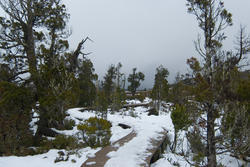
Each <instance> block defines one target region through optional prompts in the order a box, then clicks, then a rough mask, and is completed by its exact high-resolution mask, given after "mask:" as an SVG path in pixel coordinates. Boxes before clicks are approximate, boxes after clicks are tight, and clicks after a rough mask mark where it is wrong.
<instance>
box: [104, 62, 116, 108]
mask: <svg viewBox="0 0 250 167" xmlns="http://www.w3.org/2000/svg"><path fill="white" fill-rule="evenodd" d="M115 79H116V67H115V65H113V64H112V65H110V67H109V69H108V71H107V73H106V75H105V76H104V82H103V90H104V92H105V96H106V98H107V100H108V104H111V103H112V98H111V95H112V92H113V91H114V89H115V81H114V80H115Z"/></svg>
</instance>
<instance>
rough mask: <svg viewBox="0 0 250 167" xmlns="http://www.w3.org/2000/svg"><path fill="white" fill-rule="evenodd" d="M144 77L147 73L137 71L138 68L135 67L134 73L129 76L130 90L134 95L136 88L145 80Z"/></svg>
mask: <svg viewBox="0 0 250 167" xmlns="http://www.w3.org/2000/svg"><path fill="white" fill-rule="evenodd" d="M144 78H145V75H144V74H143V73H142V72H136V68H133V72H132V74H129V76H128V82H130V85H129V86H128V90H129V91H131V93H132V96H135V93H136V89H137V88H139V87H140V84H141V83H140V82H141V81H144Z"/></svg>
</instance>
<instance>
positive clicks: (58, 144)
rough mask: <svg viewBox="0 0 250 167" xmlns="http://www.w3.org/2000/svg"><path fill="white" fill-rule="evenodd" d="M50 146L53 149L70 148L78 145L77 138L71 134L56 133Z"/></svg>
mask: <svg viewBox="0 0 250 167" xmlns="http://www.w3.org/2000/svg"><path fill="white" fill-rule="evenodd" d="M52 147H53V148H55V149H66V150H72V149H76V148H77V147H78V140H77V138H75V137H73V136H65V135H58V136H56V138H55V140H52Z"/></svg>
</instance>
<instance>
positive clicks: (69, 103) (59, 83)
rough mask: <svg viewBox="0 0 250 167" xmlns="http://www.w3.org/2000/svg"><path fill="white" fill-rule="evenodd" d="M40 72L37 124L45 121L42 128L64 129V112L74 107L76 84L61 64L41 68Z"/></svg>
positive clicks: (76, 94)
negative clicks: (41, 80)
mask: <svg viewBox="0 0 250 167" xmlns="http://www.w3.org/2000/svg"><path fill="white" fill-rule="evenodd" d="M41 71H42V75H41V78H43V82H40V86H41V88H40V90H39V92H41V94H40V98H39V103H40V106H39V114H40V120H39V123H42V121H46V122H47V123H46V124H43V125H42V126H45V127H53V128H57V129H64V124H63V120H64V119H65V117H66V113H65V112H66V110H67V109H68V108H70V107H73V106H75V105H76V103H77V100H78V92H79V89H78V82H77V80H76V79H75V77H74V75H73V74H72V73H69V72H68V71H67V70H66V69H65V66H64V65H63V62H60V63H59V64H58V66H56V67H54V68H48V66H43V68H42V69H41ZM39 125H41V124H39Z"/></svg>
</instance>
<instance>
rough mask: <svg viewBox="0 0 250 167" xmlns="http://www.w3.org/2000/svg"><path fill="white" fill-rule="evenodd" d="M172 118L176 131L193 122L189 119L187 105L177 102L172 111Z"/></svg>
mask: <svg viewBox="0 0 250 167" xmlns="http://www.w3.org/2000/svg"><path fill="white" fill-rule="evenodd" d="M171 119H172V122H173V124H174V128H175V130H176V131H179V130H184V129H185V128H186V127H188V126H189V125H190V124H191V122H190V120H189V114H188V111H187V110H186V107H185V106H183V105H178V104H176V105H175V106H174V109H173V111H172V112H171Z"/></svg>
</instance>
